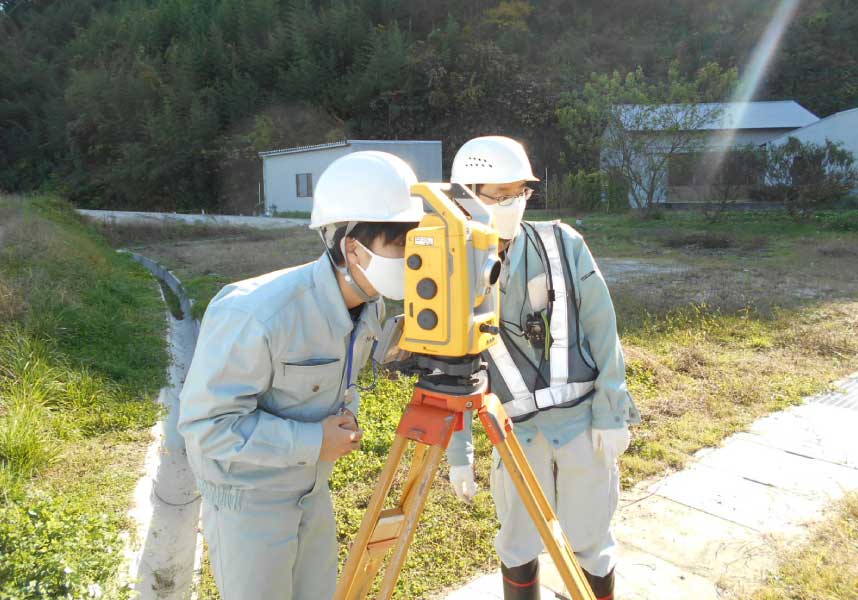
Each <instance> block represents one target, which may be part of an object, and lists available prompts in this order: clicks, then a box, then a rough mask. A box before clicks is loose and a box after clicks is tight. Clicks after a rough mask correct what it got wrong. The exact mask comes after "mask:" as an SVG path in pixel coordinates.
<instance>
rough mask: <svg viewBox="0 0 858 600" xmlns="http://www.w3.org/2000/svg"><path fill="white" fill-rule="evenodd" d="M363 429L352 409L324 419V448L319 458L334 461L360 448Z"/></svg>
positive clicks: (320, 451)
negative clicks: (360, 428) (359, 425)
mask: <svg viewBox="0 0 858 600" xmlns="http://www.w3.org/2000/svg"><path fill="white" fill-rule="evenodd" d="M361 438H363V431H361V430H359V429H358V427H357V421H356V420H355V416H354V415H353V414H352V413H351V412H350V411H348V410H347V411H345V412H344V413H342V414H339V415H331V416H329V417H326V418H325V420H324V421H322V448H321V450H319V460H320V461H324V462H334V461H335V460H337V459H338V458H339V457H341V456H343V455H346V454H348V453H349V452H352V451H353V450H357V449H358V448H360V441H361Z"/></svg>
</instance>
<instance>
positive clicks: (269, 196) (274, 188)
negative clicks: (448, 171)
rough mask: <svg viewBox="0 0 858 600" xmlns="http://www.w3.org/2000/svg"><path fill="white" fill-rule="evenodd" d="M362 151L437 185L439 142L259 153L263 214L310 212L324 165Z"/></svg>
mask: <svg viewBox="0 0 858 600" xmlns="http://www.w3.org/2000/svg"><path fill="white" fill-rule="evenodd" d="M362 150H379V151H382V152H389V153H391V154H395V155H396V156H398V157H400V158H401V159H403V160H404V161H405V162H407V163H408V164H409V165H410V166H411V168H412V169H414V172H415V173H416V174H417V179H418V180H420V181H441V142H440V141H434V140H433V141H430V140H343V141H340V142H333V143H330V144H318V145H316V146H300V147H297V148H287V149H284V150H271V151H268V152H260V153H259V157H260V158H261V159H262V180H263V193H264V204H265V211H266V213H269V214H270V213H272V212H275V211H277V212H286V211H301V212H310V211H311V210H312V209H313V189H314V188H315V184H316V182H318V181H319V176H321V174H322V173H323V172H324V170H325V169H327V168H328V165H329V164H331V163H332V162H333V161H335V160H336V159H338V158H339V157H341V156H345V155H346V154H350V153H352V152H359V151H362Z"/></svg>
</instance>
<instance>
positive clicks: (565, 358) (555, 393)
mask: <svg viewBox="0 0 858 600" xmlns="http://www.w3.org/2000/svg"><path fill="white" fill-rule="evenodd" d="M531 225H532V226H533V227H534V229H535V230H536V233H537V235H538V236H539V239H540V240H541V242H542V246H543V249H544V252H545V255H546V256H545V258H546V260H547V262H548V265H547V267H548V269H549V270H550V274H551V277H550V280H551V288H552V291H553V296H550V298H549V300H550V301H551V302H552V309H551V321H550V324H549V327H550V332H551V347H550V348H551V351H550V354H549V366H550V369H551V378H550V383H549V386H548V387H545V388H542V389H538V390H536V391H535V392H531V391H530V389H529V388H528V387H527V383H526V382H525V380H524V378H523V377H522V374H521V371H520V370H519V368H518V366H517V365H516V364H515V361H514V360H513V359H512V356H510V353H509V349H508V348H507V346H506V344H505V343H504V341H503V339H499V340H498V342H497V343H496V344H495V345H493V346H491V347H490V348H489V356H490V357H491V359H492V362H493V363H494V366H495V368H496V371H497V373H498V374H499V375H500V377H501V379H503V383H504V384H505V385H506V388H507V390H508V391H509V395H510V396H511V399H509V400H506V401H505V402H504V408H505V409H506V411H507V414H509V416H510V417H512V418H514V419H515V418H518V417H525V416H528V415H531V414H533V413H535V412H538V411H540V410H546V409H549V408H555V407H557V408H563V407H570V406H575V405H576V404H578V403H579V402H581V401H582V400H584V399H585V397H586V396H588V395H589V394H590V393H591V392H592V391H593V390H594V389H595V380H591V381H580V382H575V381H573V382H570V381H569V352H570V349H569V312H570V306H571V302H575V298H574V297H571V298H570V297H569V290H570V289H573V288H572V287H571V286H570V285H569V283H568V282H567V281H566V279H567V277H566V270H565V269H564V268H563V259H562V258H561V253H560V249H559V246H558V241H557V237H556V227H555V225H556V224H555V223H554V222H550V223H532V224H531ZM526 251H527V250H526V249H525V252H526ZM573 296H574V293H573Z"/></svg>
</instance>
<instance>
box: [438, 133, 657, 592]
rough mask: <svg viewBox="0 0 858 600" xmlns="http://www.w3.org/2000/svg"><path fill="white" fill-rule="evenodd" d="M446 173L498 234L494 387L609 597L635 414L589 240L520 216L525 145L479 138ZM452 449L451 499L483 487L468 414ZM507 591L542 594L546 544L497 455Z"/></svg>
mask: <svg viewBox="0 0 858 600" xmlns="http://www.w3.org/2000/svg"><path fill="white" fill-rule="evenodd" d="M451 181H452V182H454V183H460V184H463V185H467V186H470V187H471V188H472V189H473V190H474V191H475V193H477V194H478V196H479V198H480V199H481V200H482V201H483V202H485V204H486V205H488V206H489V208H490V209H491V211H492V214H493V220H494V224H495V227H496V229H497V230H498V232H499V233H500V237H501V244H500V250H501V258H502V260H503V263H502V270H501V278H500V289H501V303H500V305H501V314H500V316H501V335H500V338H501V342H500V343H498V344H497V345H495V346H494V347H492V348H491V349H490V350H489V352H488V353H487V354H488V356H487V360H488V364H489V381H490V386H491V390H492V392H494V393H495V394H497V396H498V397H499V398H500V400H501V401H502V402H503V403H504V407H505V409H506V411H507V413H508V414H509V415H510V417H512V419H513V421H514V422H515V423H516V424H515V432H516V435H517V436H518V439H519V440H520V441H521V443H522V446H523V447H524V450H525V453H526V454H527V458H528V460H529V461H530V463H531V465H532V466H533V470H534V472H535V473H536V476H537V477H538V479H539V482H540V485H541V486H542V488H543V490H544V491H545V494H546V496H547V497H548V498H549V500H550V501H551V502H552V505H553V506H554V509H555V511H556V513H557V515H558V518H559V519H560V523H561V525H562V526H563V529H564V531H565V532H566V534H567V536H568V537H569V540H570V542H571V543H572V547H573V549H574V550H575V554H576V556H577V558H578V561H579V562H580V564H581V567H582V568H583V569H584V571H585V573H586V575H587V580H588V581H589V583H590V586H591V587H592V588H593V591H594V593H595V595H596V597H597V598H599V599H602V600H606V599H611V598H613V590H614V577H613V572H614V565H615V562H616V558H615V541H614V538H613V536H612V535H611V531H610V522H611V517H612V516H613V513H614V510H615V509H616V506H617V500H618V496H619V471H618V468H617V457H618V456H619V455H620V454H622V453H623V452H624V451H625V450H626V448H627V447H628V445H629V429H628V424H629V423H635V422H638V421H639V419H640V416H639V414H638V412H637V409H636V408H635V406H634V403H633V402H632V400H631V397H630V396H629V393H628V391H627V388H626V382H625V365H624V362H623V352H622V348H621V346H620V341H619V337H618V336H617V323H616V316H615V314H614V308H613V304H612V302H611V297H610V295H609V293H608V288H607V286H606V285H605V280H604V279H603V278H602V274H601V272H600V271H599V268H598V267H597V266H596V263H595V261H594V260H593V257H592V255H591V254H590V250H589V249H588V248H587V245H586V244H585V243H584V239H583V238H582V237H581V235H580V234H579V233H578V232H576V231H575V230H574V229H572V228H571V227H569V226H568V225H565V224H563V223H560V222H528V221H522V217H523V215H524V209H525V205H526V203H527V200H528V198H529V197H530V195H531V193H532V190H530V189H529V188H527V187H526V184H527V182H530V181H538V179H537V178H536V177H534V175H533V172H532V170H531V167H530V161H529V160H528V158H527V154H526V153H525V151H524V148H522V146H521V144H519V143H518V142H516V141H514V140H512V139H510V138H506V137H498V136H490V137H480V138H475V139H472V140H470V141H469V142H467V143H466V144H465V145H463V146H462V147H461V148H460V149H459V151H458V152H457V153H456V156H455V158H454V159H453V170H452V176H451ZM466 423H467V427H466V429H465V431H463V432H460V433H458V434H456V435H455V436H454V437H453V441H452V443H451V445H450V448H449V451H448V460H449V462H450V465H451V467H450V482H451V484H452V485H453V489H454V491H455V492H456V495H457V496H459V497H460V498H462V499H465V500H470V499H471V498H473V496H474V494H475V493H476V490H477V486H476V483H475V481H474V470H473V445H472V443H471V431H470V424H471V423H470V420H469V419H466ZM491 491H492V496H493V497H494V500H495V506H496V509H497V515H498V520H499V521H500V523H501V529H500V532H499V533H498V535H497V538H496V540H495V547H496V549H497V552H498V555H499V556H500V559H501V563H502V564H501V572H502V575H503V587H504V598H505V599H506V600H514V599H515V600H518V599H522V600H524V599H530V598H539V562H538V560H537V556H538V554H539V552H540V551H541V550H542V549H543V544H542V540H541V538H540V537H539V534H538V532H537V530H536V527H535V526H534V525H533V523H532V521H531V519H530V516H529V515H528V513H527V510H526V509H525V507H524V504H523V503H522V501H521V499H520V498H519V497H518V494H517V492H516V490H515V487H514V484H513V482H512V480H511V479H510V477H509V475H508V474H507V472H506V470H505V469H504V467H503V464H502V463H501V462H500V459H499V457H498V455H497V453H495V454H494V462H493V465H492V473H491Z"/></svg>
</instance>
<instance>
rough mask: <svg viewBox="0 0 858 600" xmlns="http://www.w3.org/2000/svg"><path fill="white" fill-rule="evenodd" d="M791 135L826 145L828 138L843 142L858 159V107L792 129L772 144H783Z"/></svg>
mask: <svg viewBox="0 0 858 600" xmlns="http://www.w3.org/2000/svg"><path fill="white" fill-rule="evenodd" d="M790 137H794V138H796V139H798V140H799V141H800V142H804V143H813V144H818V145H820V146H822V145H825V141H826V140H831V141H832V142H839V143H841V144H843V149H844V150H848V151H849V152H851V153H852V154H853V155H854V156H855V159H856V160H858V108H853V109H851V110H844V111H843V112H839V113H834V114H833V115H830V116H828V117H825V118H824V119H820V120H819V121H816V122H815V123H811V124H810V125H808V126H806V127H802V128H801V129H796V130H794V131H790V132H789V133H787V134H785V135H782V136H780V137H778V138H776V139H774V140H772V141H771V144H783V143H785V142H786V141H787V140H788V139H789V138H790Z"/></svg>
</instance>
